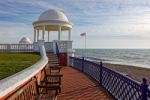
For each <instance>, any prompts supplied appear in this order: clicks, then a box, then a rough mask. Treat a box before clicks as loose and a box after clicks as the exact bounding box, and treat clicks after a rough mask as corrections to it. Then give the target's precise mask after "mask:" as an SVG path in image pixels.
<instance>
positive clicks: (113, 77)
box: [70, 57, 150, 100]
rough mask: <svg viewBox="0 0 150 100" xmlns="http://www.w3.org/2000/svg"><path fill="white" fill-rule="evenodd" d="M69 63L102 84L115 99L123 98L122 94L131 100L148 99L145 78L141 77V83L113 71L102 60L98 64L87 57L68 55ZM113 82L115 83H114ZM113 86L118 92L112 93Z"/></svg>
mask: <svg viewBox="0 0 150 100" xmlns="http://www.w3.org/2000/svg"><path fill="white" fill-rule="evenodd" d="M81 63H82V66H81V65H79V64H81ZM70 65H71V66H72V67H75V68H77V69H79V70H81V71H82V72H85V73H87V74H88V75H90V76H91V77H92V78H93V79H95V80H96V81H97V82H98V83H99V84H100V85H101V86H103V87H104V88H105V89H106V90H108V91H109V92H110V93H111V94H112V95H113V96H114V97H115V98H116V99H120V98H125V97H124V96H126V95H128V97H126V98H128V99H133V100H136V99H140V100H148V98H150V89H149V88H148V85H147V80H146V79H145V78H143V80H142V83H141V82H138V81H136V80H134V79H132V78H131V77H128V76H126V75H124V74H122V73H120V72H118V71H115V70H113V69H110V68H108V67H106V66H104V65H103V64H102V62H100V63H99V64H98V63H96V62H92V61H89V60H87V59H86V60H85V59H84V58H77V57H70ZM84 66H86V67H84ZM90 67H91V68H90ZM107 78H108V79H107ZM118 81H119V82H121V84H120V83H117V82H118ZM115 82H116V83H115ZM122 82H124V83H122ZM114 84H117V85H114ZM118 85H119V86H120V87H122V86H124V87H122V88H120V87H117V88H116V86H118ZM127 85H129V86H127ZM125 86H126V87H125ZM114 88H116V89H117V91H118V92H115V93H114V92H113V91H114ZM119 89H120V90H119ZM130 89H131V90H132V89H133V91H130ZM127 91H128V92H129V94H128V92H127ZM122 92H125V93H124V94H123V95H120V93H122ZM116 93H118V94H116ZM133 93H134V94H133ZM135 94H136V97H132V95H133V96H135ZM118 95H119V97H118ZM129 96H130V97H129Z"/></svg>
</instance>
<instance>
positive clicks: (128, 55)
mask: <svg viewBox="0 0 150 100" xmlns="http://www.w3.org/2000/svg"><path fill="white" fill-rule="evenodd" d="M85 52H86V54H85ZM75 56H77V57H82V56H84V57H88V58H90V59H91V60H93V58H97V59H100V60H102V62H104V63H110V64H121V65H130V66H136V67H142V68H150V49H86V50H85V49H75ZM94 60H95V61H98V62H99V60H96V59H94Z"/></svg>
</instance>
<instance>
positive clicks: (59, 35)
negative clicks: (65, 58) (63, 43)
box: [58, 26, 62, 40]
mask: <svg viewBox="0 0 150 100" xmlns="http://www.w3.org/2000/svg"><path fill="white" fill-rule="evenodd" d="M61 36H62V35H61V26H58V40H61Z"/></svg>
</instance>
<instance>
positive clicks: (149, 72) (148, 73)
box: [103, 63, 150, 85]
mask: <svg viewBox="0 0 150 100" xmlns="http://www.w3.org/2000/svg"><path fill="white" fill-rule="evenodd" d="M103 65H104V66H105V67H108V68H111V69H113V70H116V71H119V72H121V73H124V74H127V76H129V77H131V78H132V79H134V80H137V81H139V82H141V81H142V78H144V77H145V78H147V80H148V84H149V85H150V69H149V68H143V67H139V66H130V65H121V64H110V63H104V64H103Z"/></svg>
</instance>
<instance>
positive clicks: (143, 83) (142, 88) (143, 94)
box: [141, 78, 148, 100]
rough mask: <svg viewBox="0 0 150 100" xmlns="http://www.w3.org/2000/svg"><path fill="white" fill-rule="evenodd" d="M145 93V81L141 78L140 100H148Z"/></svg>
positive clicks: (146, 87) (146, 86) (146, 88)
mask: <svg viewBox="0 0 150 100" xmlns="http://www.w3.org/2000/svg"><path fill="white" fill-rule="evenodd" d="M147 91H148V85H147V79H146V78H143V80H142V84H141V92H142V99H141V100H148V98H147Z"/></svg>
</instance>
